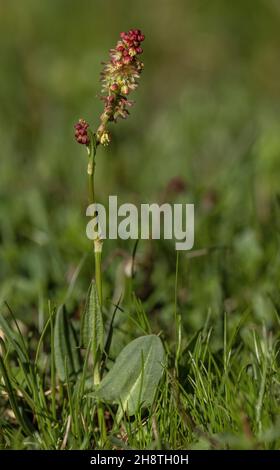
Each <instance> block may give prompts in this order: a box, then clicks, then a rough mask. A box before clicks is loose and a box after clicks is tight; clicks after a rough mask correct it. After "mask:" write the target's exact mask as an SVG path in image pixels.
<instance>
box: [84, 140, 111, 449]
mask: <svg viewBox="0 0 280 470" xmlns="http://www.w3.org/2000/svg"><path fill="white" fill-rule="evenodd" d="M93 139H94V136H93V135H92V136H91V145H90V147H89V148H88V151H89V162H88V169H87V173H88V194H89V204H95V193H94V173H95V155H96V147H95V146H94V141H93ZM96 230H97V233H98V225H97V228H96ZM93 249H94V261H95V282H96V288H97V294H98V299H99V303H100V306H101V309H102V305H103V299H102V270H101V254H102V240H100V239H99V237H97V238H96V239H95V240H94V242H93ZM101 357H102V354H101V353H100V354H99V353H98V355H97V357H95V358H94V369H93V383H94V385H98V384H99V383H100V363H101ZM97 419H98V424H99V430H100V437H101V443H102V444H103V445H104V444H105V442H106V439H107V433H106V423H105V418H104V408H103V405H102V403H100V402H98V403H97Z"/></svg>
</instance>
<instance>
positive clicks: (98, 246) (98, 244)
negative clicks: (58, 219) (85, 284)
mask: <svg viewBox="0 0 280 470" xmlns="http://www.w3.org/2000/svg"><path fill="white" fill-rule="evenodd" d="M95 155H96V148H95V147H94V146H93V145H91V146H90V147H89V162H88V170H87V173H88V192H89V203H90V204H95V193H94V173H95ZM96 215H97V214H96ZM93 249H94V258H95V282H96V287H97V293H98V298H99V303H100V306H101V308H102V304H103V298H102V270H101V254H102V240H101V239H100V238H99V235H98V224H97V228H96V238H95V240H94V244H93Z"/></svg>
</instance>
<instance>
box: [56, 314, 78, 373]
mask: <svg viewBox="0 0 280 470" xmlns="http://www.w3.org/2000/svg"><path fill="white" fill-rule="evenodd" d="M54 356H55V365H56V368H57V372H58V375H59V378H60V379H61V380H62V381H64V380H66V378H67V376H69V377H71V376H73V375H74V374H77V373H78V372H79V371H80V369H81V360H80V352H79V349H78V344H77V340H76V336H75V332H74V329H73V326H72V323H71V322H70V320H69V318H68V315H67V312H66V308H65V306H64V305H62V306H61V307H60V308H59V309H58V311H57V314H56V318H55V326H54Z"/></svg>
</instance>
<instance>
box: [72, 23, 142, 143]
mask: <svg viewBox="0 0 280 470" xmlns="http://www.w3.org/2000/svg"><path fill="white" fill-rule="evenodd" d="M144 39H145V36H144V35H143V34H142V32H141V31H140V30H139V29H131V30H130V31H128V32H127V33H124V32H123V33H121V34H120V40H119V41H118V42H117V44H116V47H115V48H114V49H111V50H110V60H109V61H108V62H106V63H105V64H104V67H103V70H102V73H101V82H102V97H101V99H102V101H103V102H104V110H103V112H102V114H101V116H100V125H99V127H98V129H97V131H96V134H95V137H96V142H97V144H98V143H100V144H102V145H107V144H109V142H110V134H109V131H108V123H109V122H111V121H114V122H117V120H118V119H119V118H123V119H125V118H126V117H127V116H128V114H129V111H128V108H130V107H131V106H132V105H133V102H132V101H131V100H129V99H128V98H127V97H128V95H129V94H130V92H132V91H134V90H135V89H136V88H137V86H138V79H139V77H140V74H141V72H142V70H143V67H144V64H143V62H141V60H140V59H139V56H140V55H141V54H142V52H143V49H142V47H141V43H142V42H143V41H144ZM88 127H89V125H88V123H87V122H86V121H84V120H83V119H80V120H79V122H78V123H77V124H76V125H75V129H76V131H75V137H76V140H77V142H79V143H80V144H85V145H89V143H90V138H89V135H88V131H87V129H88Z"/></svg>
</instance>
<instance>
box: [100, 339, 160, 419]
mask: <svg viewBox="0 0 280 470" xmlns="http://www.w3.org/2000/svg"><path fill="white" fill-rule="evenodd" d="M163 361H164V349H163V346H162V342H161V340H160V339H159V337H158V336H155V335H148V336H141V337H140V338H137V339H135V340H134V341H132V342H131V343H129V344H128V345H127V346H126V347H125V348H124V349H123V350H122V351H121V353H120V354H119V356H118V357H117V359H116V362H115V364H114V365H113V367H112V369H111V370H110V371H109V372H108V374H107V375H106V376H105V378H104V379H103V380H102V382H101V384H100V386H99V388H98V390H97V395H98V396H99V397H100V398H102V399H103V400H105V401H108V402H112V403H119V404H121V406H122V408H123V409H124V411H127V412H128V413H129V414H130V415H133V414H135V412H136V411H137V409H138V407H139V406H148V405H150V404H151V403H152V402H153V399H154V396H155V392H156V388H157V385H158V383H159V380H160V378H161V376H162V372H163V367H162V363H163Z"/></svg>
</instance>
